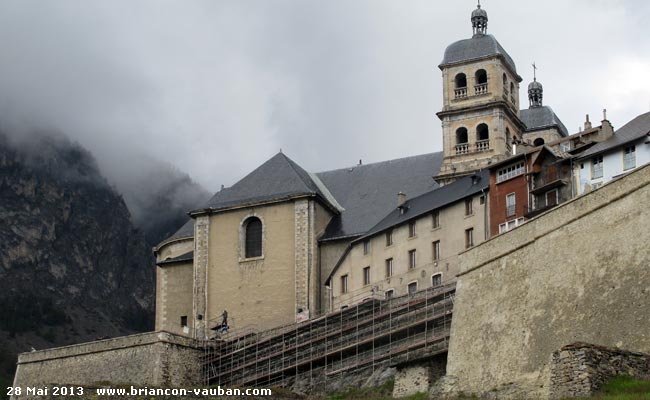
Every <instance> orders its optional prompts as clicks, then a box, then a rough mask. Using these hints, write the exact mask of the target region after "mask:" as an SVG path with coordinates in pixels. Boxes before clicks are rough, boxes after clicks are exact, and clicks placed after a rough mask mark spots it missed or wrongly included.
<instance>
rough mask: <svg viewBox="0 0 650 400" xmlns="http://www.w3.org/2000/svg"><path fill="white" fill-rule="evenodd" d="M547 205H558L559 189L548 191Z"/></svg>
mask: <svg viewBox="0 0 650 400" xmlns="http://www.w3.org/2000/svg"><path fill="white" fill-rule="evenodd" d="M545 197H546V206H547V207H552V206H555V205H557V203H558V192H557V189H553V190H550V191H548V192H546V195H545Z"/></svg>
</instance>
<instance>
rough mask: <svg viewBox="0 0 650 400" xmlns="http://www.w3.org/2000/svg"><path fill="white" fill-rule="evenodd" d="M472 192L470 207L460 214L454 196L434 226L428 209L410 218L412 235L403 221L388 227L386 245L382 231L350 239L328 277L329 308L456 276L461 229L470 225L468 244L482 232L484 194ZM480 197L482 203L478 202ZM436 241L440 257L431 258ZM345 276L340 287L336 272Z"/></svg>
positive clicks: (480, 239) (400, 292)
mask: <svg viewBox="0 0 650 400" xmlns="http://www.w3.org/2000/svg"><path fill="white" fill-rule="evenodd" d="M481 197H483V195H475V196H472V197H471V199H472V210H473V213H472V214H470V215H465V200H461V201H458V202H456V203H453V204H451V205H449V206H447V207H444V208H441V209H439V210H438V212H439V221H440V224H439V227H437V228H434V226H433V217H432V214H431V213H429V214H425V215H424V216H422V217H419V218H417V219H415V231H416V232H415V235H414V236H413V237H409V233H410V232H409V230H410V227H409V223H406V224H403V225H400V226H396V227H394V228H393V229H392V230H391V231H392V240H393V243H392V245H389V246H387V245H386V244H387V240H386V232H381V233H379V234H377V235H376V236H373V237H371V238H369V239H367V242H368V245H367V249H368V251H367V254H364V241H355V242H353V243H352V245H351V246H352V247H351V248H350V250H349V251H348V252H347V254H346V255H345V258H344V259H343V260H342V261H341V262H340V264H339V266H338V268H337V269H336V271H335V272H334V274H333V275H332V277H331V285H330V287H331V293H332V300H333V301H332V310H337V309H340V308H341V307H345V306H349V305H351V304H354V303H358V302H360V301H363V300H364V299H366V298H369V297H373V296H375V297H379V298H384V296H385V294H386V292H387V291H389V290H392V291H393V292H392V294H393V296H400V295H404V294H407V293H408V285H409V284H412V283H414V282H417V290H422V289H426V288H428V287H431V285H432V281H433V279H432V278H433V276H434V275H438V274H440V275H441V278H440V279H441V283H443V284H445V283H449V282H452V281H454V280H455V279H456V274H457V273H458V271H459V269H458V254H459V253H461V252H463V251H465V250H466V230H467V229H473V240H474V245H477V244H479V243H481V242H483V241H485V240H486V238H487V235H488V228H487V227H488V226H489V224H488V220H487V216H488V212H487V210H488V209H487V206H488V204H487V201H488V200H487V196H485V197H483V199H484V200H481ZM481 203H483V204H481ZM436 241H439V242H440V257H439V259H437V260H434V256H433V247H434V245H433V243H434V242H436ZM412 250H415V257H416V260H415V261H416V263H415V267H414V268H411V267H410V264H409V263H410V260H409V257H410V254H409V252H410V251H412ZM389 259H392V260H393V261H392V263H393V271H392V276H387V267H386V263H387V260H389ZM366 267H370V282H369V283H368V284H365V283H364V268H366ZM343 276H347V278H346V280H347V286H348V287H347V293H343V291H342V281H341V279H342V277H343Z"/></svg>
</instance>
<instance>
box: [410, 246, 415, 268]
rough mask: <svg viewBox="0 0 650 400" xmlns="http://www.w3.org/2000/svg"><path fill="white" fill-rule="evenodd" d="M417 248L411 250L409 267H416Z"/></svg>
mask: <svg viewBox="0 0 650 400" xmlns="http://www.w3.org/2000/svg"><path fill="white" fill-rule="evenodd" d="M415 265H416V264H415V250H409V269H413V268H415Z"/></svg>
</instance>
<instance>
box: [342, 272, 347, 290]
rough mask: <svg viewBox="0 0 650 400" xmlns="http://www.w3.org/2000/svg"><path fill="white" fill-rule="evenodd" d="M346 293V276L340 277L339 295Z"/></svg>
mask: <svg viewBox="0 0 650 400" xmlns="http://www.w3.org/2000/svg"><path fill="white" fill-rule="evenodd" d="M347 292H348V276H347V275H343V276H342V277H341V294H346V293H347Z"/></svg>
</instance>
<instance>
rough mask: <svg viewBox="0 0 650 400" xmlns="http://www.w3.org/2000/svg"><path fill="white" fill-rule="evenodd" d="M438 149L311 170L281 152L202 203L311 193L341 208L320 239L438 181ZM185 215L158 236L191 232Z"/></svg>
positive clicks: (369, 222)
mask: <svg viewBox="0 0 650 400" xmlns="http://www.w3.org/2000/svg"><path fill="white" fill-rule="evenodd" d="M442 159H443V155H442V152H438V153H429V154H422V155H418V156H413V157H406V158H401V159H396V160H390V161H383V162H378V163H372V164H365V165H357V166H354V167H350V168H343V169H337V170H333V171H325V172H319V173H316V174H310V173H308V172H306V171H305V170H304V169H302V168H301V167H300V166H298V165H297V164H296V163H295V162H293V161H291V159H289V158H288V157H287V156H285V155H284V154H281V153H280V154H277V155H276V156H274V157H273V158H271V159H270V160H268V161H267V162H265V163H264V164H262V165H261V166H260V167H258V168H257V169H256V170H254V171H253V172H251V173H250V174H248V175H247V176H246V177H244V178H243V179H241V180H240V181H239V182H237V183H236V184H235V185H233V186H232V187H230V188H226V189H223V190H221V191H220V192H218V193H217V194H215V195H214V196H213V197H212V199H210V201H209V202H208V204H206V205H205V207H203V208H209V207H212V208H215V209H219V208H228V207H231V206H234V205H239V204H244V203H251V202H256V201H264V200H271V199H281V198H283V197H287V196H290V195H297V194H315V195H318V196H320V197H321V198H322V199H324V200H325V201H327V202H328V203H330V204H332V206H333V207H335V208H336V209H338V210H340V211H341V212H340V214H339V215H336V216H335V217H334V218H333V219H332V221H331V222H330V224H329V225H328V227H327V230H326V232H325V235H324V236H323V240H332V239H338V238H346V237H354V236H359V235H362V234H364V233H365V232H366V231H368V229H370V228H371V227H372V226H373V225H375V224H376V223H377V222H378V221H379V220H380V219H381V218H382V217H384V216H385V215H386V214H387V213H388V212H389V211H390V210H391V209H392V208H394V207H395V205H396V204H397V193H398V192H404V193H406V194H407V195H408V196H413V197H415V196H418V195H420V194H422V193H426V192H428V191H430V190H432V189H435V188H437V187H438V184H437V183H436V182H435V181H434V180H433V176H435V175H437V174H438V172H439V171H440V166H441V165H442ZM193 234H194V220H193V219H190V220H189V221H187V223H186V224H185V225H183V226H182V227H181V229H179V230H178V231H177V232H176V233H175V234H174V235H172V236H171V237H169V238H167V239H165V240H164V241H163V243H164V242H167V241H169V240H173V239H179V238H185V237H192V235H193Z"/></svg>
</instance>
